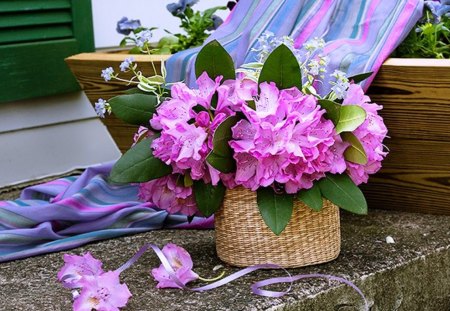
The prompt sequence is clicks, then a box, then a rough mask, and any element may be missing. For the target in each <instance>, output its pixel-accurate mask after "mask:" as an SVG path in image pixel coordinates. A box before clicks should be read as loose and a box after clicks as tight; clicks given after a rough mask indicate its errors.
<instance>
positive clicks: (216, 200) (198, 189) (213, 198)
mask: <svg viewBox="0 0 450 311" xmlns="http://www.w3.org/2000/svg"><path fill="white" fill-rule="evenodd" d="M225 190H226V188H225V186H224V185H223V184H222V183H221V182H219V184H218V185H217V186H213V185H212V184H205V183H204V182H203V181H201V180H196V181H194V194H195V201H196V203H197V207H198V210H199V211H200V212H201V213H202V214H203V216H205V217H209V216H211V215H212V214H214V213H215V212H217V211H218V210H219V208H220V207H221V206H222V202H223V198H224V196H225Z"/></svg>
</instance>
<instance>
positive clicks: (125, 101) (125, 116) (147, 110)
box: [108, 93, 158, 127]
mask: <svg viewBox="0 0 450 311" xmlns="http://www.w3.org/2000/svg"><path fill="white" fill-rule="evenodd" d="M108 102H109V104H110V105H111V109H112V112H113V113H114V115H115V116H116V117H117V118H119V119H121V120H122V121H124V122H126V123H128V124H134V125H144V126H147V127H148V125H149V123H148V122H149V120H150V119H151V118H152V116H153V114H154V113H155V112H156V106H157V105H158V98H157V97H156V96H153V95H144V94H139V93H134V94H125V95H118V96H116V97H113V98H111V99H110V100H109V101H108Z"/></svg>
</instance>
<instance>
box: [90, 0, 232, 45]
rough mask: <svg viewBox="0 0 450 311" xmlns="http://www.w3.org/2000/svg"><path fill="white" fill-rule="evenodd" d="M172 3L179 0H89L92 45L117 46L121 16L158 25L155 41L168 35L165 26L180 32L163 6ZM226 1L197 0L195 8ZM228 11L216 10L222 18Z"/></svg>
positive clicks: (148, 25) (219, 4)
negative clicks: (93, 41)
mask: <svg viewBox="0 0 450 311" xmlns="http://www.w3.org/2000/svg"><path fill="white" fill-rule="evenodd" d="M172 2H178V0H128V1H124V0H92V15H93V18H94V35H95V46H96V47H97V48H105V47H114V46H118V45H119V42H120V40H122V38H123V36H122V35H120V34H118V33H117V32H116V24H117V21H118V20H120V19H121V18H122V17H123V16H126V17H128V18H129V19H139V20H140V21H141V24H142V25H143V26H146V27H158V28H159V29H158V30H156V31H154V38H155V41H157V40H159V38H161V37H162V36H165V35H167V34H166V33H165V32H164V29H167V30H169V31H171V32H173V33H179V32H181V30H180V28H179V24H180V22H179V21H180V20H179V19H178V18H176V17H173V16H172V15H171V14H170V13H169V12H168V11H167V9H166V5H167V4H169V3H172ZM227 2H228V1H227V0H200V1H199V2H198V3H197V4H196V5H195V6H194V9H196V10H199V11H204V10H206V9H209V8H212V7H215V6H225V5H226V4H227ZM228 14H229V11H228V10H224V11H218V13H217V15H219V16H220V17H222V18H223V19H225V18H226V17H227V15H228Z"/></svg>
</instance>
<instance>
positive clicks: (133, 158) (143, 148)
mask: <svg viewBox="0 0 450 311" xmlns="http://www.w3.org/2000/svg"><path fill="white" fill-rule="evenodd" d="M152 140H153V139H151V138H145V139H143V140H142V141H141V142H139V143H137V144H136V145H134V146H133V147H132V148H131V149H130V150H128V151H127V152H126V153H125V154H124V155H123V156H122V157H121V158H120V159H119V161H117V162H116V164H115V165H114V166H113V168H112V170H111V174H110V175H109V180H110V181H111V182H113V183H141V182H147V181H150V180H153V179H157V178H161V177H164V176H166V175H169V174H171V173H172V168H171V167H170V166H168V165H166V164H165V163H164V162H163V161H161V160H160V159H158V158H155V157H154V156H153V153H152V149H151V148H150V145H151V142H152Z"/></svg>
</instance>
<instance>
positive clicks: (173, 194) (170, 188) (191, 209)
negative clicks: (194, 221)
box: [138, 175, 199, 216]
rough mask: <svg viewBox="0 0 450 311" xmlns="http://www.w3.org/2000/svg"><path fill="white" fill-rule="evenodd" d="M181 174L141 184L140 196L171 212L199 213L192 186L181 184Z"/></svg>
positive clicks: (189, 214)
mask: <svg viewBox="0 0 450 311" xmlns="http://www.w3.org/2000/svg"><path fill="white" fill-rule="evenodd" d="M177 178H183V177H182V176H180V175H169V176H165V177H162V178H159V179H155V180H151V181H149V182H145V183H141V184H140V185H139V194H138V196H139V198H140V199H141V200H145V201H147V202H150V203H153V204H155V205H156V206H157V207H158V208H160V209H163V210H166V211H167V212H169V213H170V214H175V213H182V214H184V215H188V216H192V215H196V214H199V211H198V210H197V205H196V203H195V198H194V195H193V192H192V188H191V187H184V186H180V185H179V184H178V183H177Z"/></svg>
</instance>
